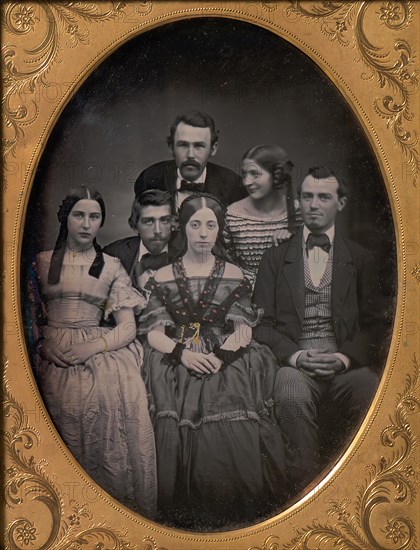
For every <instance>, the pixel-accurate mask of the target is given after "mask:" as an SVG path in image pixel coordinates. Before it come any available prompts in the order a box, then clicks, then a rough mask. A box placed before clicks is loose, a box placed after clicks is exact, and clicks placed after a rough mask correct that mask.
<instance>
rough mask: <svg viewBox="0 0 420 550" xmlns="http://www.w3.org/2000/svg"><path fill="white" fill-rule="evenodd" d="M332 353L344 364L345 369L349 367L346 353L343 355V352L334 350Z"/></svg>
mask: <svg viewBox="0 0 420 550" xmlns="http://www.w3.org/2000/svg"><path fill="white" fill-rule="evenodd" d="M334 355H335V356H336V357H337V359H340V361H341V362H342V363H343V365H344V366H345V369H346V371H348V370H349V368H350V357H347V355H344V353H339V352H335V353H334Z"/></svg>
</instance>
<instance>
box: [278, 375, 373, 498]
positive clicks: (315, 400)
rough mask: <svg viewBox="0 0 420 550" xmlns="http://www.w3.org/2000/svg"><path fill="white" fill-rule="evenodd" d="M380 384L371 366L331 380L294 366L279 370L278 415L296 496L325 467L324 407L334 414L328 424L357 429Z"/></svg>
mask: <svg viewBox="0 0 420 550" xmlns="http://www.w3.org/2000/svg"><path fill="white" fill-rule="evenodd" d="M377 384H378V379H377V376H376V375H375V373H374V372H373V371H372V370H371V369H370V368H368V367H361V368H357V369H351V370H349V371H347V372H345V373H343V374H337V375H336V376H335V377H334V378H333V379H332V380H328V381H320V380H315V379H314V378H310V377H309V376H307V375H306V374H304V373H303V372H301V371H300V370H298V369H296V368H293V367H282V368H281V369H280V370H279V371H278V374H277V378H276V388H275V401H276V402H275V412H276V418H277V421H278V423H279V425H280V428H281V430H282V433H283V437H284V441H285V446H286V469H287V471H286V475H287V477H288V479H289V481H290V487H291V488H290V490H291V492H292V493H294V494H296V493H297V492H298V491H299V490H301V489H303V488H304V487H305V486H306V485H308V483H309V482H310V481H312V480H313V479H314V478H315V477H316V475H317V474H318V473H319V472H320V469H321V467H322V466H323V462H324V460H323V458H324V457H323V450H320V444H319V441H320V431H322V430H323V429H324V426H321V425H320V423H319V419H320V414H319V413H320V408H321V407H322V405H323V404H328V409H327V410H328V411H330V413H329V414H330V415H331V411H332V410H333V411H334V412H333V414H334V417H333V418H331V417H330V418H328V421H329V422H328V424H330V425H331V422H330V421H333V422H334V424H335V427H337V428H338V429H342V430H348V428H349V427H356V426H357V425H358V423H359V422H360V420H361V418H362V416H363V415H364V413H365V412H366V411H367V408H368V406H369V404H370V401H371V399H372V397H373V394H374V393H375V390H376V387H377ZM330 405H334V409H332V408H331V407H330ZM291 496H292V495H291Z"/></svg>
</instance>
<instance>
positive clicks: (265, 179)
mask: <svg viewBox="0 0 420 550" xmlns="http://www.w3.org/2000/svg"><path fill="white" fill-rule="evenodd" d="M241 174H242V183H243V185H244V187H245V189H246V190H247V191H248V194H249V196H250V197H251V199H254V200H258V199H262V198H264V197H266V196H267V195H269V194H270V193H271V192H272V191H273V179H272V177H271V174H270V172H267V170H265V169H264V168H263V167H262V166H260V165H259V164H258V163H257V162H255V160H251V159H244V160H243V161H242V167H241Z"/></svg>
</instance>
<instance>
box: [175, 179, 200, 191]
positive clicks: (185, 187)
mask: <svg viewBox="0 0 420 550" xmlns="http://www.w3.org/2000/svg"><path fill="white" fill-rule="evenodd" d="M204 186H205V182H204V181H200V182H198V183H194V182H190V181H186V180H181V187H180V188H179V191H192V192H193V193H201V192H202V191H204Z"/></svg>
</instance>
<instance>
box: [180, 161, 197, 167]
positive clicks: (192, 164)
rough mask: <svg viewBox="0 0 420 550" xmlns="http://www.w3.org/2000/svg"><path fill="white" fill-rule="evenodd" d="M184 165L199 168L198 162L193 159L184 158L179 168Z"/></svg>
mask: <svg viewBox="0 0 420 550" xmlns="http://www.w3.org/2000/svg"><path fill="white" fill-rule="evenodd" d="M184 166H194V167H195V168H200V164H199V163H198V162H195V161H194V160H186V161H185V162H183V163H182V164H181V168H184Z"/></svg>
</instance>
